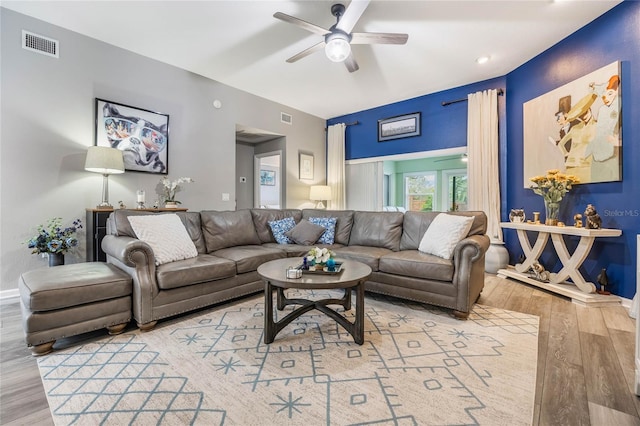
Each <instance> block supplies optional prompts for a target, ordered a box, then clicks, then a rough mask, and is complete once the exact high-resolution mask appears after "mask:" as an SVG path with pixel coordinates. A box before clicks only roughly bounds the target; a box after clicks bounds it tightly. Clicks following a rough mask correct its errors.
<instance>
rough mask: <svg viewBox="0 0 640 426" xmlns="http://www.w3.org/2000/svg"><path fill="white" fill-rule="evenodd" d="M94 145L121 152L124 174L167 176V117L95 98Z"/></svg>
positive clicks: (166, 115)
mask: <svg viewBox="0 0 640 426" xmlns="http://www.w3.org/2000/svg"><path fill="white" fill-rule="evenodd" d="M95 105H96V126H95V129H96V131H95V144H96V145H97V146H108V147H112V148H117V149H119V150H121V151H122V155H123V157H124V169H125V171H133V172H146V173H156V174H164V175H166V174H167V173H169V115H168V114H163V113H160V112H154V111H150V110H147V109H142V108H138V107H133V106H130V105H124V104H121V103H117V102H113V101H107V100H104V99H98V98H96V104H95Z"/></svg>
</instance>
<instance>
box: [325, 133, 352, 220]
mask: <svg viewBox="0 0 640 426" xmlns="http://www.w3.org/2000/svg"><path fill="white" fill-rule="evenodd" d="M346 128H347V126H346V124H344V123H338V124H334V125H333V126H329V128H328V129H327V185H328V186H330V187H331V195H332V199H331V201H330V202H329V207H330V208H331V209H332V210H344V209H345V206H346V204H347V198H346V194H347V192H346V189H345V179H344V176H345V172H344V168H345V163H344V161H345V158H344V151H345V149H344V142H345V137H344V134H345V129H346Z"/></svg>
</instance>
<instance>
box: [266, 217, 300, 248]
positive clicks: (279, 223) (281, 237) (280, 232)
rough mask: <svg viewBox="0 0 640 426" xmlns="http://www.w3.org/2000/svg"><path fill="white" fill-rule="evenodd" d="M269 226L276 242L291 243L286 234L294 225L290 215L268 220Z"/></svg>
mask: <svg viewBox="0 0 640 426" xmlns="http://www.w3.org/2000/svg"><path fill="white" fill-rule="evenodd" d="M268 223H269V227H270V228H271V233H272V234H273V238H275V240H276V242H277V243H278V244H291V243H292V242H293V241H292V239H291V238H289V236H288V235H287V232H289V231H291V230H292V229H293V228H295V226H296V222H295V220H293V218H292V217H285V218H284V219H280V220H270V221H269V222H268Z"/></svg>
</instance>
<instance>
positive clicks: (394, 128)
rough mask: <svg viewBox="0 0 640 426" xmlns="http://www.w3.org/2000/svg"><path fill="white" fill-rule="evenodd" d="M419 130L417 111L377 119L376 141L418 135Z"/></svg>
mask: <svg viewBox="0 0 640 426" xmlns="http://www.w3.org/2000/svg"><path fill="white" fill-rule="evenodd" d="M420 131H421V129H420V113H419V112H414V113H411V114H406V115H398V116H396V117H389V118H385V119H384V120H378V142H384V141H390V140H393V139H400V138H409V137H412V136H420Z"/></svg>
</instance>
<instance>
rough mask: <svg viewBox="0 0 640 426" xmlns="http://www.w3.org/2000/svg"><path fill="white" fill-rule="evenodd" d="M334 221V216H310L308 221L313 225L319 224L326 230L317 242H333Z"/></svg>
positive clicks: (334, 232) (334, 233) (334, 235)
mask: <svg viewBox="0 0 640 426" xmlns="http://www.w3.org/2000/svg"><path fill="white" fill-rule="evenodd" d="M336 221H337V219H336V218H335V217H310V218H309V222H311V223H313V224H314V225H320V226H322V227H323V228H324V229H326V231H324V234H322V236H320V238H319V239H318V243H319V244H333V242H334V240H335V238H336Z"/></svg>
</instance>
